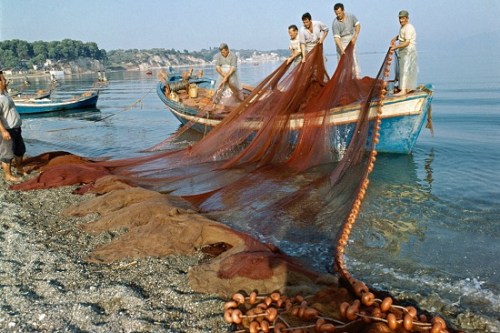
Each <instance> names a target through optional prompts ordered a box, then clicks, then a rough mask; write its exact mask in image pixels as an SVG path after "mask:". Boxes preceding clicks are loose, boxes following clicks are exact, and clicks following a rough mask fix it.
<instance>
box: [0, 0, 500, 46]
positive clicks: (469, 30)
mask: <svg viewBox="0 0 500 333" xmlns="http://www.w3.org/2000/svg"><path fill="white" fill-rule="evenodd" d="M334 3H335V2H333V1H326V0H251V1H242V0H210V1H207V0H183V1H173V0H141V1H139V0H84V1H82V0H0V40H9V39H21V40H26V41H28V42H33V41H37V40H42V41H54V40H63V39H66V38H69V39H74V40H80V41H83V42H96V43H97V45H98V47H99V48H101V49H105V50H106V51H110V50H114V49H151V48H166V49H172V48H173V49H176V50H180V51H183V50H188V51H198V50H201V49H208V48H210V47H215V46H218V45H219V44H220V43H221V42H225V43H227V44H228V45H229V47H230V48H235V49H257V50H262V51H265V50H273V49H286V48H288V41H289V37H288V33H287V28H288V26H289V25H290V24H296V25H297V26H299V27H300V26H302V22H301V17H302V14H303V13H305V12H309V13H311V16H312V18H313V20H319V21H322V22H324V23H325V24H326V25H327V26H329V27H330V29H331V24H332V21H333V19H334V13H333V5H334ZM343 3H344V6H345V11H346V12H349V13H353V14H354V15H356V17H357V18H358V20H359V21H360V22H361V35H360V37H359V39H358V43H357V47H358V52H366V53H371V52H385V51H387V49H388V46H389V42H390V40H391V39H392V38H393V37H394V36H395V35H396V34H397V32H398V30H399V22H398V17H397V16H398V12H399V11H400V10H401V9H405V10H407V11H409V13H410V22H411V23H412V24H413V25H414V26H415V28H416V30H417V43H418V48H419V51H423V50H432V49H439V48H443V47H444V48H447V47H448V46H447V45H455V46H456V47H458V48H460V47H462V48H464V49H466V48H468V47H469V45H473V44H471V43H472V42H471V40H474V39H475V38H477V36H492V34H493V36H500V23H499V22H500V20H499V16H500V1H498V0H478V1H465V0H432V1H430V0H420V1H416V0H352V1H345V2H343ZM488 38H489V37H488ZM462 41H464V44H462ZM465 41H469V42H465ZM496 45H498V43H497V44H496ZM325 52H326V53H330V54H333V53H334V45H333V38H332V33H331V31H330V33H329V36H328V38H327V40H326V43H325Z"/></svg>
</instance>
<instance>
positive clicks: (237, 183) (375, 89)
mask: <svg viewBox="0 0 500 333" xmlns="http://www.w3.org/2000/svg"><path fill="white" fill-rule="evenodd" d="M391 57H392V54H391V53H390V52H389V53H388V54H387V55H386V57H385V59H384V62H383V64H382V66H381V69H380V71H379V73H378V75H377V76H376V77H375V78H369V77H365V78H362V79H359V78H357V77H356V76H355V75H354V72H353V65H354V64H353V59H354V58H353V46H352V45H349V47H348V48H347V49H346V55H345V56H343V57H342V58H341V60H340V62H339V64H338V67H337V70H336V71H335V73H334V74H333V77H331V78H330V77H329V76H328V74H327V73H326V70H325V66H324V63H323V61H324V58H323V49H322V45H318V46H317V47H315V48H314V49H313V50H312V51H311V52H310V53H309V54H308V56H307V58H306V61H305V62H304V63H302V64H299V65H297V66H296V67H294V68H291V67H290V66H291V65H289V64H286V63H283V64H282V65H281V66H279V67H278V68H277V69H276V70H275V71H274V72H273V73H271V74H270V75H269V76H268V77H267V78H266V79H264V80H263V81H262V82H261V83H260V84H259V85H258V86H257V87H255V89H253V90H252V91H251V93H250V95H248V96H247V97H246V98H245V99H244V101H243V102H242V103H241V104H239V106H237V107H236V108H235V109H234V111H232V112H231V113H230V114H228V115H227V116H226V117H225V119H224V120H223V121H222V122H221V123H220V124H219V125H218V126H216V127H215V128H214V129H213V130H212V131H210V132H209V133H208V134H207V135H206V136H205V137H203V139H201V140H200V141H198V142H196V143H195V144H193V145H191V146H189V147H188V148H184V149H177V150H167V151H159V152H154V153H150V154H148V155H145V156H141V157H137V158H130V159H123V160H110V161H95V160H90V159H86V158H82V157H77V156H73V155H70V154H66V153H56V152H54V153H50V154H45V155H43V156H42V157H39V158H38V159H34V160H31V161H28V162H29V163H31V165H36V168H37V169H39V170H40V174H39V175H38V176H37V177H35V178H33V179H31V180H29V181H27V182H25V183H22V184H19V185H15V186H13V188H14V189H18V190H27V189H39V188H49V187H54V186H62V185H73V184H84V185H83V187H81V188H80V189H79V190H78V192H79V193H85V192H92V193H96V194H98V196H97V197H96V198H95V199H93V200H91V201H89V202H87V203H86V204H84V205H82V206H79V207H73V208H70V209H68V210H66V214H71V215H84V214H89V213H95V212H97V213H99V214H100V215H101V219H100V220H98V221H96V222H93V223H89V224H86V225H83V226H80V227H81V228H82V229H84V230H86V231H88V232H94V233H96V232H103V231H105V230H113V229H125V230H127V232H126V233H124V234H123V235H122V236H121V237H118V238H117V239H115V240H113V241H112V242H111V243H109V244H105V245H103V246H101V247H99V248H97V249H95V250H94V251H93V252H92V253H91V254H89V256H88V257H87V259H86V260H88V261H90V262H95V263H109V262H112V261H116V260H122V259H129V258H140V257H145V256H165V255H169V254H174V253H175V254H192V253H195V252H196V251H201V252H203V253H204V254H205V255H206V256H207V258H209V260H207V261H204V262H203V263H200V265H199V266H197V267H193V268H192V269H191V270H190V272H189V278H190V285H191V287H192V288H193V289H194V290H197V291H204V292H209V293H217V294H219V295H224V296H229V295H232V294H233V293H234V292H235V291H238V290H243V289H244V290H246V291H248V292H249V294H244V293H238V294H236V295H235V296H233V300H232V301H230V302H228V303H227V304H226V306H225V314H224V318H225V319H226V321H227V322H228V323H231V324H232V325H233V329H234V330H235V331H238V332H248V331H249V332H260V331H262V332H268V331H270V330H274V331H275V332H285V331H293V332H333V331H334V330H335V327H338V328H339V329H341V330H342V331H346V332H359V331H361V330H365V331H366V332H386V331H391V330H398V331H431V332H446V331H447V329H446V325H445V324H444V321H443V320H442V319H440V318H439V317H435V318H434V319H433V321H432V322H431V321H430V320H431V316H429V315H425V314H423V313H422V312H420V313H417V310H415V308H414V307H408V306H406V307H404V306H400V305H396V304H395V303H396V302H395V301H394V303H393V299H392V298H391V297H381V296H379V295H376V294H375V293H373V292H372V291H370V290H369V288H368V287H367V286H366V285H365V284H363V283H362V282H360V281H358V280H356V279H354V278H353V277H352V276H351V275H350V274H349V272H348V270H347V267H346V265H345V263H344V259H343V256H344V249H345V246H346V245H347V242H348V239H349V235H350V231H351V229H352V227H353V225H354V222H355V220H356V218H357V215H358V212H359V210H360V206H361V202H362V200H363V198H364V195H365V193H366V191H367V188H368V182H369V180H368V175H369V173H370V172H371V170H372V169H373V166H374V162H375V159H376V149H375V147H376V143H377V142H378V138H379V130H380V122H381V118H380V117H381V112H382V106H383V99H384V95H385V93H386V90H385V87H386V84H385V81H384V77H387V76H388V71H389V66H390V63H391ZM353 108H354V110H359V111H355V112H356V114H357V120H356V121H355V123H352V124H349V123H348V122H347V121H346V120H345V119H346V117H347V116H346V115H347V114H352V112H353ZM215 220H216V221H218V222H215ZM301 244H308V247H309V248H312V249H314V250H313V252H310V253H307V254H306V255H305V257H306V258H297V257H296V256H294V255H293V254H294V253H297V252H300V249H302V247H301ZM314 244H318V246H316V247H315V246H314ZM325 244H327V245H325ZM282 248H287V251H282V250H281V249H282ZM297 249H298V250H297ZM295 250H297V251H295ZM316 250H317V251H318V252H314V251H316ZM285 252H286V253H288V254H286V253H285ZM325 253H326V255H325ZM322 254H323V255H322ZM331 258H333V264H332V263H331ZM325 261H326V262H327V263H326V264H327V265H329V266H333V267H334V269H335V270H336V271H337V273H338V276H339V280H340V283H341V284H343V287H342V286H341V285H339V283H338V281H337V279H336V278H333V275H331V274H322V273H318V270H317V269H315V268H317V267H318V266H321V265H325ZM311 263H312V265H311ZM315 265H316V266H315ZM256 290H258V292H259V293H260V294H265V295H267V296H258V295H257V294H256V292H255V291H256ZM278 291H279V292H278ZM285 294H289V295H290V294H295V295H297V294H301V296H295V297H286V296H284V295H285ZM307 295H309V296H307Z"/></svg>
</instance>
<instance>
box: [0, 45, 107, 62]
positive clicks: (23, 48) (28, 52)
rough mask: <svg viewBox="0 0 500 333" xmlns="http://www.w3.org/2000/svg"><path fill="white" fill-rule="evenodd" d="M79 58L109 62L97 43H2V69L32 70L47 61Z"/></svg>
mask: <svg viewBox="0 0 500 333" xmlns="http://www.w3.org/2000/svg"><path fill="white" fill-rule="evenodd" d="M79 58H92V59H96V60H100V61H106V60H107V53H106V51H105V50H104V49H99V47H98V46H97V44H96V43H94V42H87V43H84V42H82V41H79V40H72V39H64V40H62V41H52V42H44V41H36V42H33V43H29V42H27V41H24V40H19V39H13V40H6V41H1V42H0V67H2V68H19V69H31V68H33V66H34V65H36V66H37V67H39V68H42V66H43V64H44V63H45V62H46V60H47V59H51V60H53V61H73V60H77V59H79Z"/></svg>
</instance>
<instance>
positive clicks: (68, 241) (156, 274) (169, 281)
mask: <svg viewBox="0 0 500 333" xmlns="http://www.w3.org/2000/svg"><path fill="white" fill-rule="evenodd" d="M1 176H2V177H1V180H0V212H1V215H0V332H227V330H228V327H229V326H228V325H227V324H225V323H224V321H223V318H222V306H223V303H224V300H223V299H221V298H219V297H217V296H215V295H207V294H201V293H195V292H193V291H192V290H191V289H190V287H189V286H188V280H187V271H188V268H189V267H190V266H193V265H196V264H197V263H198V262H199V261H200V260H202V256H201V255H199V256H191V257H186V256H170V257H166V258H160V259H156V258H148V259H141V260H137V261H122V262H119V263H116V264H111V265H95V264H89V263H86V262H84V261H83V258H84V257H85V256H86V255H87V254H88V253H89V252H90V251H91V250H92V249H93V248H94V247H95V246H96V245H98V244H102V243H107V242H109V240H110V239H112V238H113V237H114V236H116V234H114V233H111V232H107V233H104V234H101V235H99V236H91V235H88V234H86V233H85V232H83V231H81V230H79V229H78V228H77V227H76V225H77V224H79V223H86V222H89V221H91V220H93V219H94V218H95V216H86V217H84V218H68V217H63V216H62V215H61V214H60V213H61V211H62V210H64V209H66V208H68V207H70V206H72V205H75V204H78V203H79V202H82V201H85V200H88V199H89V196H90V195H87V196H78V195H73V194H71V192H72V190H73V189H74V188H72V187H63V188H57V189H53V190H38V191H27V192H22V191H21V192H19V191H11V190H8V185H9V184H7V183H6V182H5V181H4V180H3V174H1Z"/></svg>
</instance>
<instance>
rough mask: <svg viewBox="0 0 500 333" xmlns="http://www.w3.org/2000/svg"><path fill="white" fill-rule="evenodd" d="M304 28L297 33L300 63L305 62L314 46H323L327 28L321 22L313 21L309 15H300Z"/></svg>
mask: <svg viewBox="0 0 500 333" xmlns="http://www.w3.org/2000/svg"><path fill="white" fill-rule="evenodd" d="M302 23H303V24H304V26H303V27H302V28H301V29H300V32H299V41H300V49H301V52H302V62H305V61H306V54H307V53H309V52H310V51H311V50H312V49H313V47H315V46H316V44H323V41H324V40H325V38H326V35H328V27H327V26H326V25H325V24H324V23H323V22H321V21H313V20H312V19H311V14H309V13H304V15H302Z"/></svg>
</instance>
